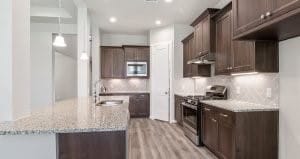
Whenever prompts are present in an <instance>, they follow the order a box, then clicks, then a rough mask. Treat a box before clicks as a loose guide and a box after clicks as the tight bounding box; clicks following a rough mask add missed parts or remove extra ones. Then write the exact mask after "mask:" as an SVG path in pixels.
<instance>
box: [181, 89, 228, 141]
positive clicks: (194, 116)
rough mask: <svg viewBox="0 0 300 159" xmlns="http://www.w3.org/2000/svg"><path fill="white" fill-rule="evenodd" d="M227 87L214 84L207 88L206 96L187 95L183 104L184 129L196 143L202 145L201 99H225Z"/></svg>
mask: <svg viewBox="0 0 300 159" xmlns="http://www.w3.org/2000/svg"><path fill="white" fill-rule="evenodd" d="M225 99H227V89H226V87H225V86H219V85H214V86H210V87H208V88H207V90H206V94H205V96H187V97H185V98H184V102H182V103H181V105H182V118H183V131H184V133H185V135H186V136H187V137H188V138H189V139H190V140H191V141H192V142H193V143H195V144H196V145H199V146H202V145H203V144H202V141H201V127H202V122H201V116H202V114H201V103H200V101H201V100H225Z"/></svg>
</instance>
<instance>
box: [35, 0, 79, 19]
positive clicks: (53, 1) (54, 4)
mask: <svg viewBox="0 0 300 159" xmlns="http://www.w3.org/2000/svg"><path fill="white" fill-rule="evenodd" d="M61 2H62V8H64V9H65V11H66V12H67V13H68V14H69V15H71V16H72V18H62V23H65V24H76V23H77V8H76V5H75V3H74V2H73V0H61ZM30 5H31V7H32V8H36V7H46V8H58V0H30ZM31 22H33V23H58V18H55V17H46V16H45V17H41V16H32V17H31Z"/></svg>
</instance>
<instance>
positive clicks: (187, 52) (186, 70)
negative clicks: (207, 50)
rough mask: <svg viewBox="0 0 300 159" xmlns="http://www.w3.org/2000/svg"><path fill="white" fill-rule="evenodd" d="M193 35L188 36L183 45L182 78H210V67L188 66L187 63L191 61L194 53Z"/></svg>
mask: <svg viewBox="0 0 300 159" xmlns="http://www.w3.org/2000/svg"><path fill="white" fill-rule="evenodd" d="M194 40H195V38H194V33H192V34H190V35H188V36H187V37H186V38H185V39H184V40H182V43H183V77H196V76H203V77H210V76H211V66H210V65H195V64H188V61H189V60H191V59H193V58H194V57H195V56H194V52H195V42H194Z"/></svg>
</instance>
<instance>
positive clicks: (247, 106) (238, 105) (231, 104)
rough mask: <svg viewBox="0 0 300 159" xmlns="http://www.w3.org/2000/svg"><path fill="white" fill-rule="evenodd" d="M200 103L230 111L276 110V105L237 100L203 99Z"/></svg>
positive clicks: (277, 108)
mask: <svg viewBox="0 0 300 159" xmlns="http://www.w3.org/2000/svg"><path fill="white" fill-rule="evenodd" d="M201 103H204V104H208V105H211V106H215V107H218V108H221V109H225V110H229V111H232V112H255V111H278V110H279V107H278V106H276V105H275V106H270V105H261V104H254V103H248V102H244V101H237V100H204V101H201Z"/></svg>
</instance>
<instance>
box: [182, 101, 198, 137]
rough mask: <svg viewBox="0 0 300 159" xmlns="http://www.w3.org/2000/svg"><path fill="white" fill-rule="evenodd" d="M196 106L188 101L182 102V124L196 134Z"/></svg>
mask: <svg viewBox="0 0 300 159" xmlns="http://www.w3.org/2000/svg"><path fill="white" fill-rule="evenodd" d="M198 115H199V114H198V107H197V106H195V105H191V104H188V103H185V102H183V103H182V118H183V126H184V127H185V128H187V129H189V130H190V131H191V132H193V133H194V134H196V135H197V134H198V132H197V130H198Z"/></svg>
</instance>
